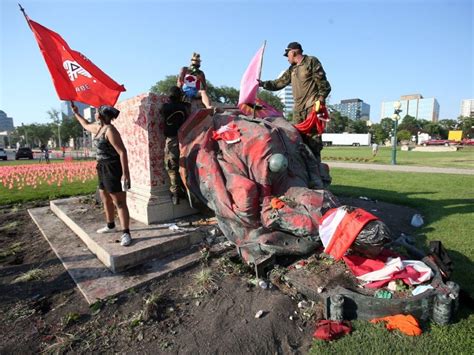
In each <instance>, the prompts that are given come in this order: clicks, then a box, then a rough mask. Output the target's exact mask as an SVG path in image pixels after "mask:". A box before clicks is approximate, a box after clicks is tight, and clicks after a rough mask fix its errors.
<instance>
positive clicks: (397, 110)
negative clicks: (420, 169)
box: [392, 101, 403, 165]
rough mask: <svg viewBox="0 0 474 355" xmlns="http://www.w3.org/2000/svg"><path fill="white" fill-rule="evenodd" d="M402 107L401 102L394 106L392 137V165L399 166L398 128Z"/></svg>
mask: <svg viewBox="0 0 474 355" xmlns="http://www.w3.org/2000/svg"><path fill="white" fill-rule="evenodd" d="M401 107H402V104H401V103H400V101H396V102H395V103H394V104H393V108H394V111H393V116H392V120H393V137H392V165H397V127H398V120H399V119H400V112H402V111H403V110H401V109H400V108H401Z"/></svg>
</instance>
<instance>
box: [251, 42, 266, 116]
mask: <svg viewBox="0 0 474 355" xmlns="http://www.w3.org/2000/svg"><path fill="white" fill-rule="evenodd" d="M266 46H267V40H264V41H263V50H262V57H261V58H260V70H259V71H258V80H260V77H261V76H262V67H263V55H264V54H265V47H266ZM258 90H260V87H258V88H257V95H258ZM256 107H257V102H255V103H254V105H253V118H254V119H255V110H256Z"/></svg>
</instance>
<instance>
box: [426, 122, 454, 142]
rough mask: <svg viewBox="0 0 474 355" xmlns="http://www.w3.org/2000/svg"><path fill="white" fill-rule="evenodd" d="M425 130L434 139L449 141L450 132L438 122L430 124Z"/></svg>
mask: <svg viewBox="0 0 474 355" xmlns="http://www.w3.org/2000/svg"><path fill="white" fill-rule="evenodd" d="M424 130H425V131H426V133H428V134H429V135H430V136H432V137H434V138H435V137H436V138H439V139H447V138H448V131H447V130H446V129H444V128H443V127H441V126H440V125H439V124H438V123H436V122H428V124H426V126H425V127H424Z"/></svg>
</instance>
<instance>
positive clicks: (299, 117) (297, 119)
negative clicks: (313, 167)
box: [293, 107, 323, 162]
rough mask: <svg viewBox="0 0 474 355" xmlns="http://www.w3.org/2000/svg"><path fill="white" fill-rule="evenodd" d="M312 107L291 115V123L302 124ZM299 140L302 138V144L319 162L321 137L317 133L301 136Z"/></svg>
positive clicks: (321, 147) (321, 148)
mask: <svg viewBox="0 0 474 355" xmlns="http://www.w3.org/2000/svg"><path fill="white" fill-rule="evenodd" d="M311 109H312V107H309V108H307V109H305V110H303V111H301V112H294V113H293V123H294V124H296V123H301V122H303V121H304V120H305V119H306V117H307V116H308V114H309V113H310V112H311ZM301 138H303V142H304V143H305V144H306V145H307V146H308V147H309V149H311V152H313V154H314V156H315V157H316V160H317V161H318V162H321V150H323V140H322V137H321V135H319V134H317V133H309V134H302V135H301Z"/></svg>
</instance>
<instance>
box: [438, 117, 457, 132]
mask: <svg viewBox="0 0 474 355" xmlns="http://www.w3.org/2000/svg"><path fill="white" fill-rule="evenodd" d="M438 124H439V126H440V127H441V128H442V129H444V130H446V131H454V130H456V129H457V128H458V126H459V122H458V121H456V120H449V119H445V120H440V121H438Z"/></svg>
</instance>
